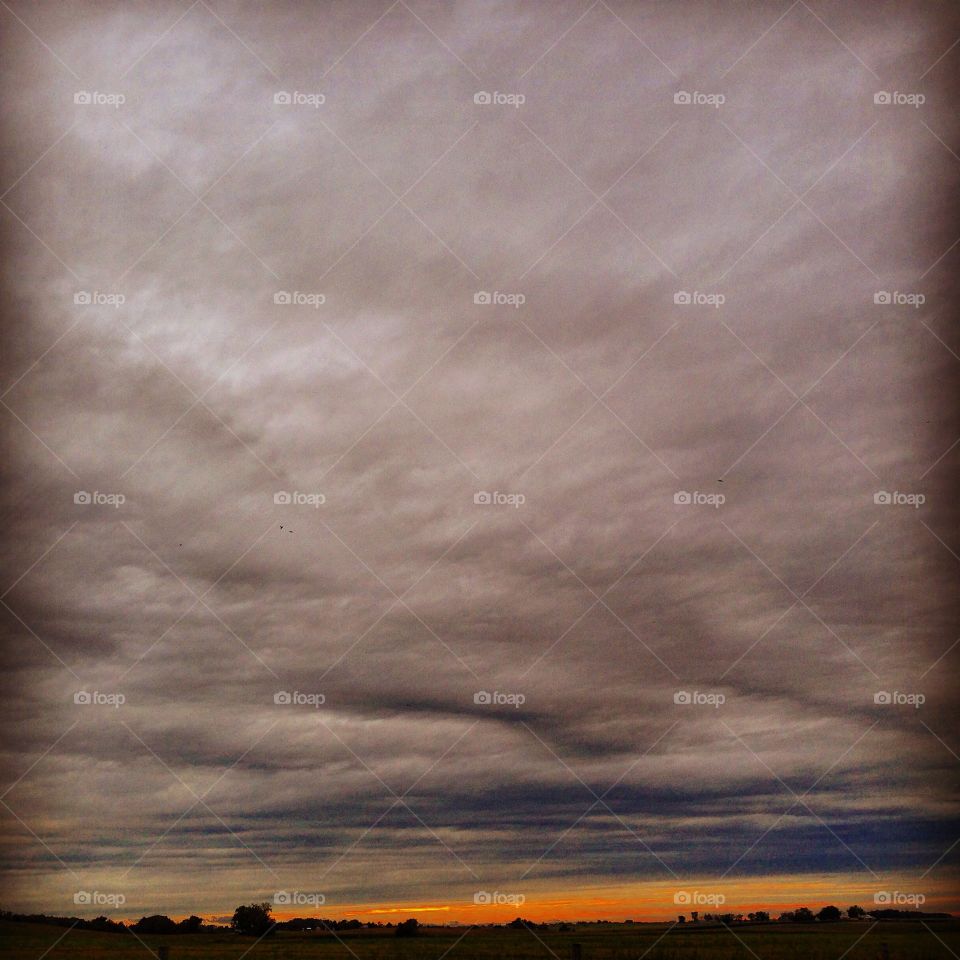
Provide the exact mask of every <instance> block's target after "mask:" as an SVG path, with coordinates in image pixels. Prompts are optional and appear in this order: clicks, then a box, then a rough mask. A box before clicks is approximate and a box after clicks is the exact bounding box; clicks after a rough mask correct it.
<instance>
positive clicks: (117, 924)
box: [0, 910, 226, 934]
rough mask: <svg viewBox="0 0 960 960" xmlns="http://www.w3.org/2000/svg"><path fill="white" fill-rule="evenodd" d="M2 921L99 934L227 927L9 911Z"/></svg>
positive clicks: (196, 920) (159, 918)
mask: <svg viewBox="0 0 960 960" xmlns="http://www.w3.org/2000/svg"><path fill="white" fill-rule="evenodd" d="M0 919H2V920H13V921H16V922H19V923H43V924H47V925H48V926H54V927H75V928H76V929H77V930H95V931H97V932H99V933H129V932H131V931H132V932H133V933H136V934H144V933H201V932H203V933H206V932H210V931H216V930H224V929H226V928H225V927H218V926H211V925H208V924H205V923H204V922H203V920H202V919H201V918H200V917H195V916H191V917H187V918H186V919H184V920H180V921H179V922H177V921H174V920H171V919H170V918H169V917H165V916H161V915H159V914H157V915H156V916H152V917H141V918H140V919H139V920H138V921H137V922H136V923H131V924H130V925H129V926H127V924H125V923H124V922H123V921H122V920H111V919H110V918H109V917H96V918H95V919H93V920H84V919H83V918H81V917H53V916H48V915H47V914H45V913H11V912H10V911H9V910H0Z"/></svg>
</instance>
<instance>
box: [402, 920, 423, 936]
mask: <svg viewBox="0 0 960 960" xmlns="http://www.w3.org/2000/svg"><path fill="white" fill-rule="evenodd" d="M419 927H420V924H419V923H417V921H416V920H415V919H414V918H413V917H411V918H410V919H409V920H404V921H403V922H402V923H398V924H397V936H398V937H415V936H416V935H417V934H418V933H419V932H420V930H419Z"/></svg>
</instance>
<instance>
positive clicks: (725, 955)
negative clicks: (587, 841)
mask: <svg viewBox="0 0 960 960" xmlns="http://www.w3.org/2000/svg"><path fill="white" fill-rule="evenodd" d="M573 944H580V945H581V954H582V958H583V960H641V958H642V960H888V958H889V960H950V958H951V957H953V958H956V957H958V956H960V920H950V921H928V922H927V923H926V924H923V923H918V922H914V921H907V922H902V921H881V922H879V923H871V922H857V923H837V924H829V925H820V924H817V925H813V926H808V925H793V924H771V925H760V926H754V925H744V926H736V927H733V928H731V929H724V928H719V927H707V926H704V925H700V926H699V927H696V928H691V927H690V925H687V926H686V927H677V926H674V927H672V928H671V927H670V926H668V925H666V924H644V925H633V926H620V925H609V926H607V925H604V926H591V927H579V928H575V929H574V930H572V931H569V932H560V931H559V930H557V929H555V928H554V929H551V930H549V931H542V930H536V931H529V930H508V929H472V930H467V929H466V928H462V929H440V928H434V929H427V930H426V931H425V932H424V935H422V936H420V937H417V938H415V939H410V940H402V939H398V938H397V937H395V936H392V935H388V934H385V933H382V932H379V931H360V932H358V933H353V934H343V935H341V937H340V939H339V940H337V939H336V938H334V937H331V936H329V935H326V936H324V935H319V934H315V933H304V934H296V933H281V934H278V935H277V936H274V937H271V938H268V939H266V940H262V941H260V942H259V943H255V942H254V940H253V939H251V938H246V937H238V936H233V935H229V934H197V935H195V936H174V937H147V938H145V940H143V941H138V940H137V939H136V938H135V937H133V936H129V935H126V934H116V933H91V932H89V931H83V930H79V931H78V930H72V931H65V930H64V929H63V928H58V927H50V926H41V925H35V924H27V923H10V922H2V923H0V956H2V957H3V958H4V960H7V958H9V960H40V958H41V957H42V958H43V960H80V958H84V960H87V958H89V960H136V958H143V960H147V958H149V957H150V956H151V955H153V956H157V953H158V948H159V947H160V946H161V945H162V946H166V947H167V948H168V950H169V958H170V960H201V958H204V960H205V958H208V957H209V958H211V960H240V958H241V957H244V958H246V960H307V958H317V960H328V958H329V960H421V958H423V960H441V958H444V960H494V958H506V960H571V957H572V956H573V953H574V948H573Z"/></svg>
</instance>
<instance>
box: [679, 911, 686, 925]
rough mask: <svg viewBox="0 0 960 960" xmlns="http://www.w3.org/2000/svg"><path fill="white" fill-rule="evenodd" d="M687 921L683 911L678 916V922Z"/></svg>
mask: <svg viewBox="0 0 960 960" xmlns="http://www.w3.org/2000/svg"><path fill="white" fill-rule="evenodd" d="M686 922H687V918H686V917H685V916H684V915H683V914H682V913H681V914H680V916H679V917H677V923H686Z"/></svg>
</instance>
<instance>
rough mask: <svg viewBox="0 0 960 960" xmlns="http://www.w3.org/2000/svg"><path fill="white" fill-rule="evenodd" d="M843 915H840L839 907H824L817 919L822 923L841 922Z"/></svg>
mask: <svg viewBox="0 0 960 960" xmlns="http://www.w3.org/2000/svg"><path fill="white" fill-rule="evenodd" d="M841 916H842V914H841V913H840V908H839V907H834V906H829V907H823V909H821V910H820V912H819V913H818V914H817V919H818V920H819V921H820V922H821V923H832V922H833V921H834V920H839V919H840V917H841Z"/></svg>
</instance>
